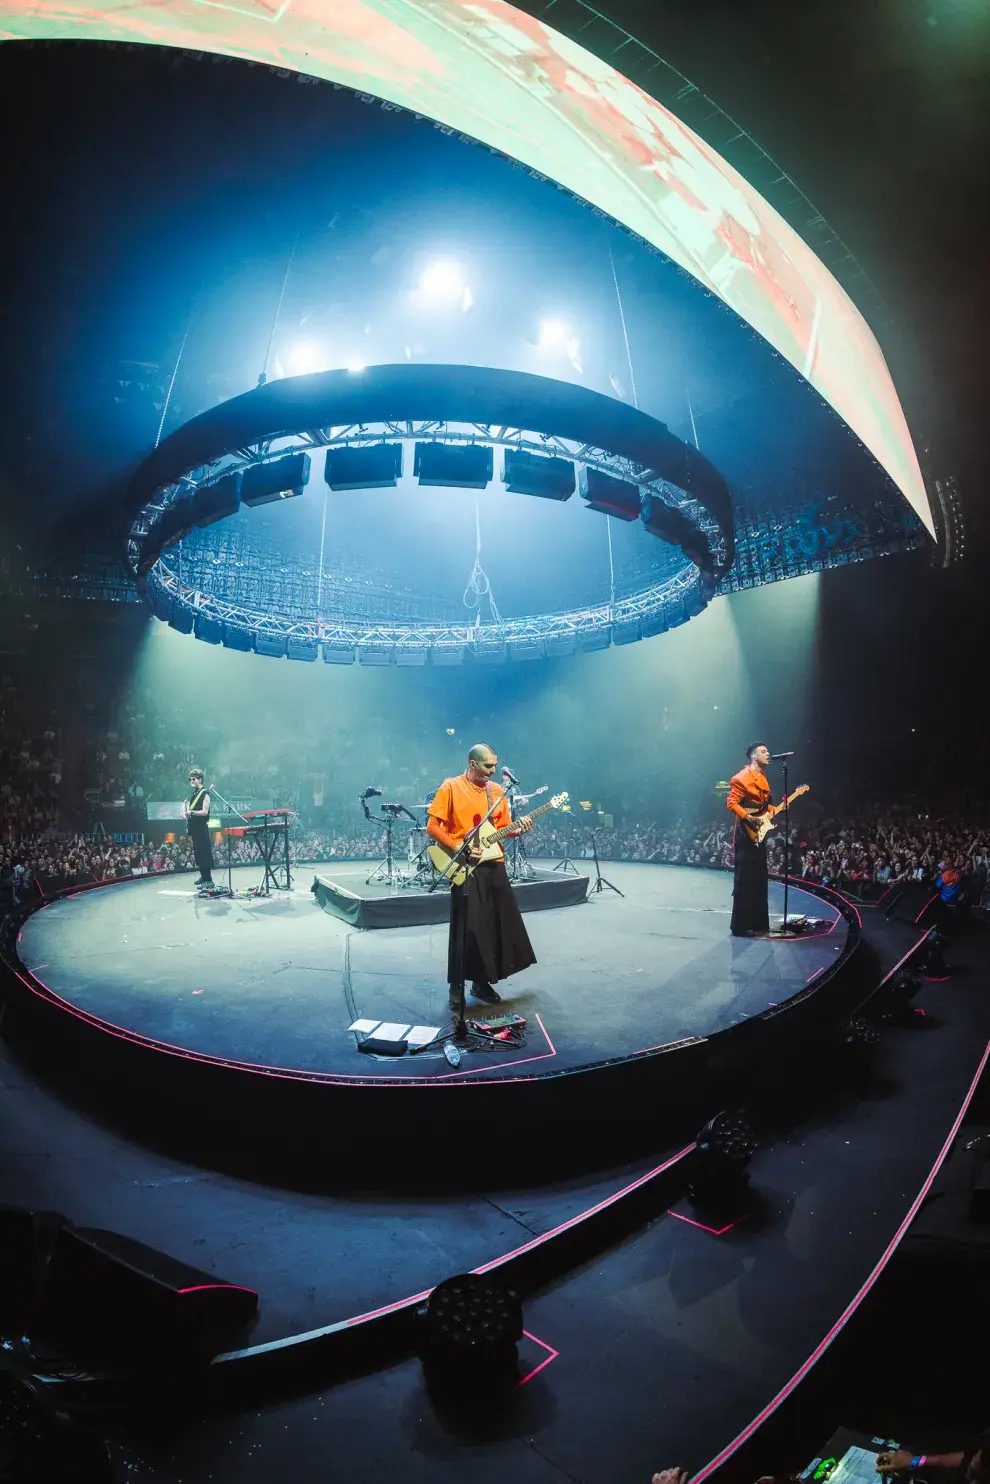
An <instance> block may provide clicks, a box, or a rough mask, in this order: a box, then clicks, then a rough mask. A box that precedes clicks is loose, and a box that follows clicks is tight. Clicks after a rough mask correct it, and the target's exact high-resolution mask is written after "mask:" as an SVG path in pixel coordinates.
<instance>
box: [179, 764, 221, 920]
mask: <svg viewBox="0 0 990 1484" xmlns="http://www.w3.org/2000/svg"><path fill="white" fill-rule="evenodd" d="M189 787H190V788H191V789H192V793H191V794H190V796H189V798H188V799H185V800H183V804H182V817H183V819H184V820H185V821H186V825H187V827H188V830H189V838H190V840H191V841H192V848H193V855H194V857H195V860H196V866H197V868H198V870H199V877H198V879H197V880H196V881H194V882H193V886H199V887H202V888H203V890H204V891H205V892H212V891H213V890H214V887H213V849H212V846H211V845H210V830H209V819H210V795H209V794H208V793H207V791H206V788H205V787H204V784H203V770H202V768H190V769H189Z"/></svg>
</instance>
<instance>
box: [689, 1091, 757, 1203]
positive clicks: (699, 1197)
mask: <svg viewBox="0 0 990 1484" xmlns="http://www.w3.org/2000/svg"><path fill="white" fill-rule="evenodd" d="M756 1142H757V1141H756V1134H755V1133H754V1131H753V1126H752V1124H751V1123H750V1121H749V1118H748V1117H747V1116H746V1114H745V1113H744V1112H742V1111H741V1110H739V1109H737V1110H735V1111H730V1110H724V1111H723V1112H721V1113H716V1115H715V1117H714V1118H712V1119H711V1120H710V1121H709V1122H708V1123H706V1124H705V1126H704V1128H703V1129H702V1130H701V1132H700V1133H699V1135H698V1138H697V1141H696V1143H697V1148H696V1149H695V1152H694V1155H693V1156H692V1164H691V1175H690V1180H689V1184H688V1198H689V1199H690V1200H691V1201H692V1203H693V1204H694V1205H696V1206H699V1207H701V1208H703V1209H704V1210H706V1211H708V1212H711V1213H713V1214H717V1215H718V1217H719V1220H720V1222H721V1223H722V1224H723V1225H724V1224H725V1223H726V1222H727V1221H730V1220H737V1219H738V1217H739V1215H740V1214H741V1213H740V1207H741V1206H742V1205H743V1204H744V1199H745V1195H746V1192H747V1190H748V1187H749V1177H748V1174H747V1167H748V1165H749V1162H750V1160H751V1159H752V1157H753V1154H754V1152H755V1150H756Z"/></svg>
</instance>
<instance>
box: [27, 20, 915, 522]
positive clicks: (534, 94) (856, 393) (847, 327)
mask: <svg viewBox="0 0 990 1484" xmlns="http://www.w3.org/2000/svg"><path fill="white" fill-rule="evenodd" d="M0 37H2V38H4V39H8V40H14V39H17V38H19V37H20V38H31V39H45V38H48V39H54V38H70V39H74V40H84V39H90V40H94V41H121V42H147V43H150V44H155V45H160V46H172V47H185V48H189V49H192V50H197V51H208V52H217V53H222V54H224V55H227V56H231V57H240V58H245V59H248V60H251V61H256V62H263V63H269V64H271V65H273V66H277V67H284V68H290V69H293V70H295V71H298V72H305V73H309V74H310V75H312V76H314V77H320V78H323V79H325V80H327V81H331V82H339V83H342V84H344V85H345V86H347V87H351V88H354V89H356V90H358V91H361V92H366V93H371V94H374V95H376V96H378V97H380V98H382V99H386V100H387V101H389V102H392V103H396V104H399V105H401V106H402V107H404V108H407V109H410V110H412V111H414V112H416V113H421V114H424V115H426V116H427V117H430V118H432V119H434V120H436V121H437V122H439V123H441V124H444V125H447V126H449V127H451V128H453V129H455V130H458V131H459V132H461V133H463V134H467V135H470V136H471V137H472V138H473V139H477V140H479V141H480V142H482V143H483V144H486V145H489V146H491V147H493V148H495V149H498V150H500V151H502V152H503V153H505V154H507V155H510V156H512V157H513V158H515V159H517V160H519V161H521V162H522V163H523V164H525V165H526V166H528V167H530V168H531V169H533V170H536V171H539V172H540V174H542V175H545V176H547V177H549V178H550V179H551V180H554V181H557V182H559V183H560V184H561V185H563V186H565V187H566V188H567V189H569V190H570V191H573V192H574V194H575V195H577V196H579V197H582V198H583V199H584V200H586V201H588V202H589V203H591V204H592V205H593V206H596V207H598V208H599V209H600V210H602V211H604V212H606V213H607V214H608V215H609V216H610V217H613V218H614V219H615V220H616V221H617V222H620V223H621V224H622V225H623V226H625V227H628V228H630V229H631V230H632V231H634V232H636V233H637V234H638V235H639V236H641V237H643V238H644V239H645V240H646V241H647V242H649V243H651V244H652V245H653V246H654V247H656V248H658V249H659V250H660V251H661V252H663V253H665V254H666V255H667V256H668V257H670V258H671V259H673V261H674V262H676V263H677V264H679V265H680V266H681V267H682V268H683V269H685V270H686V271H687V272H688V273H690V274H691V275H693V277H694V278H695V279H697V281H698V282H699V283H700V284H702V285H704V287H705V288H706V289H708V290H710V291H711V292H712V293H713V294H717V295H718V297H719V298H720V299H722V300H723V301H724V302H725V303H726V304H727V305H728V306H729V307H730V308H731V309H733V310H735V312H736V313H737V314H738V315H740V316H741V317H742V318H743V319H745V320H747V321H748V322H749V324H750V325H752V326H753V328H754V329H755V330H756V331H758V333H759V334H760V335H762V336H763V338H764V339H765V340H767V341H768V342H769V344H770V345H772V346H773V347H774V349H775V350H777V351H778V352H779V353H780V354H781V355H782V356H784V357H786V359H787V360H788V361H790V363H791V364H792V365H793V366H794V367H795V368H796V369H797V370H798V371H799V372H800V373H801V375H802V376H804V377H805V378H806V379H807V380H808V381H809V382H810V383H811V385H812V386H813V387H814V388H815V389H816V390H817V391H818V392H819V393H820V394H821V396H822V397H824V398H825V400H826V401H827V402H828V403H830V405H831V406H832V407H833V408H834V409H835V411H836V412H837V413H838V414H839V416H840V417H841V418H842V419H843V420H844V421H845V422H846V423H847V424H848V425H849V427H850V428H851V429H852V430H853V432H854V433H856V434H857V436H858V437H859V438H860V439H861V440H862V442H863V443H864V444H865V446H866V447H867V448H868V449H869V450H870V452H871V453H872V454H873V456H874V458H875V459H876V460H877V462H878V463H879V464H880V465H881V466H882V467H883V468H884V469H885V470H886V472H887V473H888V474H889V475H890V478H891V479H892V480H893V482H894V484H895V485H896V486H897V487H898V489H900V491H901V492H902V494H903V495H904V497H905V498H906V499H907V500H908V501H909V503H910V504H911V506H912V507H913V509H914V510H915V512H916V513H917V515H918V516H919V517H920V519H921V520H922V521H923V522H924V524H925V526H927V528H928V530H929V531H930V532H932V533H934V527H933V524H932V517H931V512H930V510H929V507H928V501H927V497H926V494H925V487H924V481H923V479H922V475H921V470H920V468H919V465H918V459H917V456H916V454H915V451H914V447H913V445H912V442H911V437H910V434H909V432H908V428H907V424H906V422H905V419H904V414H903V412H902V410H901V406H900V402H899V401H898V398H897V393H896V391H895V389H894V385H893V382H892V380H891V377H890V373H889V372H888V370H887V366H886V364H885V362H884V358H883V354H882V352H881V350H880V347H879V345H878V344H877V341H876V339H875V337H874V336H873V334H872V332H871V331H870V329H869V326H868V325H867V324H866V322H865V320H864V319H863V317H862V315H861V314H860V313H859V311H858V310H857V308H856V306H855V305H854V304H853V302H852V300H851V299H850V298H849V296H848V295H847V294H846V293H845V291H844V290H843V289H842V288H841V287H840V286H839V284H838V283H837V282H836V281H835V279H834V278H833V277H832V275H831V274H830V273H829V271H828V269H827V268H826V267H825V266H824V265H823V264H822V263H821V262H819V260H818V259H817V258H816V256H815V254H814V253H813V252H812V251H811V249H810V248H809V247H808V246H807V245H806V243H805V242H803V241H802V239H801V238H800V237H799V236H798V235H797V233H796V232H794V231H793V229H792V228H791V227H789V226H788V225H787V223H786V222H785V221H784V220H783V219H782V218H781V217H780V216H779V215H778V213H777V212H775V211H774V210H773V208H772V207H771V206H770V205H769V204H768V203H767V202H766V201H764V200H763V198H762V197H761V196H760V195H759V194H758V192H756V191H755V190H754V189H753V188H752V187H751V186H750V185H748V184H747V182H746V181H745V180H743V178H742V176H741V175H739V174H738V172H737V171H735V170H734V169H733V168H732V167H731V166H730V165H728V164H727V163H726V162H725V161H724V160H722V159H721V158H720V157H719V156H718V155H717V154H716V153H715V151H714V150H713V149H711V148H710V147H709V146H708V145H707V144H705V143H704V141H703V140H701V139H699V137H698V136H697V135H696V134H695V133H694V132H693V131H692V130H690V129H688V128H687V127H686V126H685V125H684V124H682V123H681V122H680V121H679V120H678V119H677V118H675V117H674V115H673V114H672V113H670V112H669V111H668V110H667V109H666V108H664V107H662V105H661V104H659V103H657V102H656V101H655V100H654V99H652V98H650V97H649V96H648V95H647V94H646V93H644V92H643V90H642V89H641V88H639V87H637V86H636V85H635V84H634V83H632V82H630V81H629V80H628V79H627V78H625V77H623V76H622V75H621V73H619V72H617V71H616V70H615V68H614V67H611V66H609V65H608V64H607V63H605V62H603V61H600V60H599V59H598V58H597V57H595V56H593V55H592V53H591V52H588V51H586V50H585V49H584V48H583V47H580V46H578V45H576V44H575V43H574V42H572V41H569V40H568V39H567V38H566V37H564V36H561V35H560V34H559V33H558V32H556V31H554V30H553V29H552V28H551V27H549V26H547V25H544V24H543V23H542V22H540V21H538V20H536V19H534V18H533V17H531V16H528V15H526V14H524V13H523V12H522V11H519V10H517V9H515V8H514V7H513V6H511V5H507V4H504V3H502V0H470V3H468V0H405V3H403V0H224V3H220V0H146V3H141V0H120V3H115V0H108V3H105V4H103V5H100V4H98V3H97V4H92V5H91V4H84V3H82V0H59V3H54V4H45V5H39V4H36V3H31V4H28V3H25V0H0Z"/></svg>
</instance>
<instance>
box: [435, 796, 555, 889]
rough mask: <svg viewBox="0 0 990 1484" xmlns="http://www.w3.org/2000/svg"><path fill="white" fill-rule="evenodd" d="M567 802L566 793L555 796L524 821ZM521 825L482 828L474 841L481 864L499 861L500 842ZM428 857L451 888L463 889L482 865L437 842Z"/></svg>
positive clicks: (512, 824) (489, 823)
mask: <svg viewBox="0 0 990 1484" xmlns="http://www.w3.org/2000/svg"><path fill="white" fill-rule="evenodd" d="M567 799H568V795H567V794H566V793H563V794H554V796H553V798H552V799H548V800H547V802H546V803H545V804H541V805H540V807H539V808H538V809H531V810H530V811H529V813H528V814H527V815H526V816H525V818H527V819H535V818H536V816H537V815H538V814H544V813H545V812H546V810H547V809H559V808H560V806H561V804H566V803H567ZM518 824H519V820H518V819H515V820H513V822H512V823H511V824H505V825H503V826H502V828H501V829H500V830H497V829H496V828H495V826H494V825H493V824H492V822H491V820H489V821H488V822H487V823H486V824H483V825H482V826H481V828H480V830H479V831H478V833H477V834H476V835H475V836H473V838H472V841H471V843H472V845H476V846H477V847H478V849H479V850H480V851H481V860H489V861H490V860H498V858H499V856H500V855H501V850H500V849H499V847H500V845H501V842H502V841H503V840H505V839H507V838H508V836H509V835H511V834H512V832H513V830H515V829H516V828H517V826H518ZM429 856H430V860H431V861H432V862H433V864H434V865H435V866H436V868H437V870H438V871H439V872H440V875H441V876H442V877H443V878H444V880H445V881H449V882H450V883H451V885H452V886H463V885H464V882H465V881H466V880H467V879H468V877H469V876H470V875H471V873H472V872H473V870H474V868H475V866H478V865H480V864H481V861H469V860H468V859H467V855H466V853H465V852H464V851H463V850H458V851H457V853H456V855H452V854H451V852H450V851H449V850H445V849H444V847H443V846H442V845H440V844H438V843H437V842H436V841H434V842H433V844H432V845H431V846H430V847H429Z"/></svg>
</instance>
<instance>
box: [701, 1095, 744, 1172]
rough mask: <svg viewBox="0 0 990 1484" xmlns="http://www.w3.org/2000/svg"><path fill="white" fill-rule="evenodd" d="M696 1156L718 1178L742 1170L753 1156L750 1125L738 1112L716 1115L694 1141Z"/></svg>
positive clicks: (742, 1114) (725, 1112)
mask: <svg viewBox="0 0 990 1484" xmlns="http://www.w3.org/2000/svg"><path fill="white" fill-rule="evenodd" d="M696 1142H697V1146H698V1148H697V1153H698V1154H699V1155H700V1156H701V1158H702V1159H703V1160H704V1161H705V1163H706V1164H707V1166H708V1168H709V1169H711V1170H713V1171H716V1172H717V1173H718V1174H720V1175H725V1174H728V1173H732V1172H738V1171H741V1170H744V1169H745V1168H746V1166H747V1165H748V1164H749V1162H750V1160H751V1159H752V1157H753V1155H754V1154H755V1152H756V1134H755V1133H754V1132H753V1125H752V1124H751V1123H750V1121H749V1119H748V1118H747V1116H746V1114H745V1113H743V1112H742V1111H741V1110H738V1109H737V1110H736V1111H734V1112H729V1111H724V1112H722V1113H716V1115H715V1117H714V1118H712V1119H711V1120H710V1121H709V1122H708V1123H706V1124H705V1126H704V1128H703V1129H702V1130H701V1133H700V1134H699V1135H698V1138H697V1141H696Z"/></svg>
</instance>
